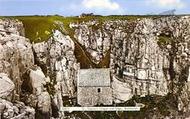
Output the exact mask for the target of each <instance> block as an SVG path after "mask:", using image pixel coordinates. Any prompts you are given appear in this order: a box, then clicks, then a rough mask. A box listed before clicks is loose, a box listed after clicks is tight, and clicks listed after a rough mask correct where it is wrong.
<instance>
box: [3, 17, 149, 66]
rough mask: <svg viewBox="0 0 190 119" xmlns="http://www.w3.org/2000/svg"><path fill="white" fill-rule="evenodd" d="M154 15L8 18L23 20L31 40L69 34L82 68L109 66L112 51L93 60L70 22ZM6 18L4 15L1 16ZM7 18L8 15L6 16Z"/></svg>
mask: <svg viewBox="0 0 190 119" xmlns="http://www.w3.org/2000/svg"><path fill="white" fill-rule="evenodd" d="M144 17H152V16H121V15H111V16H85V17H81V18H79V17H63V16H58V15H55V16H15V17H8V18H16V19H18V20H20V21H22V23H23V25H24V28H25V36H26V37H27V38H29V39H30V41H31V42H35V43H37V42H42V41H47V40H48V39H49V37H51V35H52V31H53V30H60V31H61V32H62V33H64V34H67V35H69V36H70V37H71V39H72V40H73V41H74V43H75V52H74V53H75V56H76V58H77V61H78V62H80V66H81V68H102V67H107V68H108V67H109V61H110V58H109V57H110V51H108V52H107V54H106V56H105V57H104V58H103V60H102V61H101V62H100V63H99V64H95V63H93V62H92V59H91V57H90V55H89V53H88V52H86V49H85V48H84V47H82V46H81V44H80V43H78V41H77V39H75V38H74V30H73V29H71V28H70V27H69V24H70V23H81V22H88V21H90V20H96V21H98V22H99V23H100V24H102V23H103V22H105V21H112V20H113V21H114V20H128V21H134V20H136V19H138V18H144ZM1 18H4V17H1ZM5 18H7V17H5ZM55 22H59V23H61V24H62V25H63V26H61V25H58V24H56V23H55Z"/></svg>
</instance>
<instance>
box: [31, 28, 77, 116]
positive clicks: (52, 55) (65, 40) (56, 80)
mask: <svg viewBox="0 0 190 119" xmlns="http://www.w3.org/2000/svg"><path fill="white" fill-rule="evenodd" d="M33 49H34V51H35V54H36V60H37V61H38V62H39V66H42V65H43V66H44V69H46V71H47V74H46V75H47V76H49V77H50V80H51V81H50V85H49V86H50V87H51V92H55V93H51V96H52V97H53V101H54V103H55V105H56V106H57V107H58V109H59V112H60V116H61V115H62V116H63V114H62V111H61V110H62V107H63V101H64V100H63V98H62V96H68V97H70V98H71V97H76V94H75V92H76V90H75V86H76V73H77V69H78V64H77V63H76V59H75V56H74V42H73V41H72V40H71V38H70V37H69V36H65V35H63V34H62V33H61V32H59V31H57V30H56V31H55V32H54V34H53V36H52V37H51V38H50V39H49V40H48V41H47V42H42V43H36V44H34V45H33Z"/></svg>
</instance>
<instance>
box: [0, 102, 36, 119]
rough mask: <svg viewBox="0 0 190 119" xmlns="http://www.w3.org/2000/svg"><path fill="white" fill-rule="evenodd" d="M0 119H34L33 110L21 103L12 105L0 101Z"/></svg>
mask: <svg viewBox="0 0 190 119" xmlns="http://www.w3.org/2000/svg"><path fill="white" fill-rule="evenodd" d="M0 117H1V118H2V119H35V110H34V109H33V108H31V107H28V106H25V105H24V103H22V102H16V103H12V102H9V101H6V100H4V99H0Z"/></svg>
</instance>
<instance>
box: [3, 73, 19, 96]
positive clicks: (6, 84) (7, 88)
mask: <svg viewBox="0 0 190 119" xmlns="http://www.w3.org/2000/svg"><path fill="white" fill-rule="evenodd" d="M14 88H15V85H14V83H13V82H12V81H11V80H10V79H9V78H8V76H7V75H6V74H4V73H0V98H7V97H8V96H9V95H10V94H11V92H12V91H13V90H14Z"/></svg>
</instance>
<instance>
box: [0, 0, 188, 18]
mask: <svg viewBox="0 0 190 119" xmlns="http://www.w3.org/2000/svg"><path fill="white" fill-rule="evenodd" d="M170 9H176V10H177V12H176V13H177V14H189V13H190V0H0V16H17V15H54V14H59V15H63V16H75V15H80V14H81V13H91V12H92V13H94V14H99V15H118V14H119V15H143V14H145V15H146V14H149V13H161V12H163V11H166V10H170Z"/></svg>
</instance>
